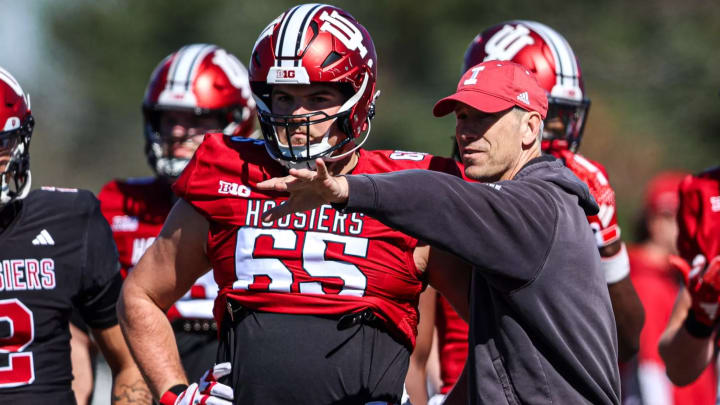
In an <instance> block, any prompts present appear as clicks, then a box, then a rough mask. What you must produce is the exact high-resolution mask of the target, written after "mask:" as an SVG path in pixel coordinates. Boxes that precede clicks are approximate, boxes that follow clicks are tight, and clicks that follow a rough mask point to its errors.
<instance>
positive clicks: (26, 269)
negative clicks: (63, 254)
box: [0, 258, 56, 291]
mask: <svg viewBox="0 0 720 405" xmlns="http://www.w3.org/2000/svg"><path fill="white" fill-rule="evenodd" d="M0 264H2V266H0V268H1V269H2V275H1V276H0V291H21V290H52V289H54V288H55V285H56V284H55V261H54V260H53V259H48V258H43V259H40V260H38V259H10V260H2V261H1V262H0Z"/></svg>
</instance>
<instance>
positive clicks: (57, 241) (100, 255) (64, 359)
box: [0, 68, 150, 404]
mask: <svg viewBox="0 0 720 405" xmlns="http://www.w3.org/2000/svg"><path fill="white" fill-rule="evenodd" d="M33 125H34V120H33V116H32V114H31V112H30V98H29V97H28V96H27V95H26V94H25V93H24V92H23V90H22V88H21V87H20V85H19V84H18V82H17V81H16V80H15V78H13V77H12V76H11V75H10V73H8V72H7V71H5V70H4V69H2V68H0V269H1V270H2V272H3V274H4V276H3V277H0V398H2V401H3V403H8V404H10V403H14V404H41V403H57V404H75V396H74V394H73V391H72V389H71V381H72V379H73V374H72V369H71V363H70V331H69V319H70V315H71V312H72V310H73V308H74V307H75V308H77V309H78V310H79V313H80V316H81V317H82V318H83V320H84V322H85V323H86V324H87V325H88V326H89V327H90V328H91V330H92V334H93V335H94V337H95V340H96V341H97V343H98V346H99V347H100V349H101V350H102V352H103V354H104V355H105V357H106V358H107V360H108V364H109V365H110V368H111V370H112V372H113V377H114V378H113V390H112V402H113V403H117V404H120V403H122V404H125V403H146V404H149V403H150V393H149V392H148V390H147V386H146V385H145V383H144V382H143V380H142V377H141V375H140V373H139V371H138V369H137V366H136V365H135V363H134V362H133V360H132V357H131V356H130V352H129V351H128V348H127V346H126V344H125V341H124V339H123V336H122V333H121V331H120V327H119V326H118V324H117V315H116V313H115V303H116V301H117V298H118V295H119V292H120V287H121V283H122V278H121V276H120V272H119V271H118V265H117V251H116V249H115V245H114V243H113V241H112V234H111V232H110V228H109V227H108V225H107V222H106V221H105V220H104V218H103V217H102V215H101V213H100V207H99V204H98V201H97V199H96V198H95V197H94V196H93V195H92V193H90V192H88V191H85V190H77V189H66V188H55V187H43V188H42V189H41V190H34V191H30V185H31V172H30V155H29V148H30V138H31V136H32V131H33ZM106 402H108V403H109V402H110V401H109V398H108V399H107V400H106Z"/></svg>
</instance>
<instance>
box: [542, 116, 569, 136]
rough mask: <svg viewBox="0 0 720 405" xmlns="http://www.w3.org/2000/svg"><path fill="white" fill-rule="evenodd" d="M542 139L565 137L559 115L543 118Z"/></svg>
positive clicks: (563, 126)
mask: <svg viewBox="0 0 720 405" xmlns="http://www.w3.org/2000/svg"><path fill="white" fill-rule="evenodd" d="M543 139H565V123H564V122H563V120H562V119H561V118H560V117H558V116H555V117H548V118H547V119H546V120H545V127H544V130H543Z"/></svg>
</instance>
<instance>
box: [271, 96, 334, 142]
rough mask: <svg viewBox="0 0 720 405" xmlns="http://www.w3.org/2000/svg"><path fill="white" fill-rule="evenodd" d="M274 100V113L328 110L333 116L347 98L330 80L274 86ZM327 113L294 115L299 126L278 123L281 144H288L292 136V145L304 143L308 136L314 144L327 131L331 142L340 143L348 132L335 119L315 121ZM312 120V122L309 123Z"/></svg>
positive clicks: (293, 113)
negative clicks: (327, 81)
mask: <svg viewBox="0 0 720 405" xmlns="http://www.w3.org/2000/svg"><path fill="white" fill-rule="evenodd" d="M271 101H272V107H271V108H272V112H273V114H279V115H302V114H311V113H324V114H327V115H328V116H330V115H333V114H335V113H337V112H338V110H339V109H340V107H341V106H342V104H343V103H344V102H345V96H344V95H343V94H342V92H340V90H339V89H337V88H336V87H335V86H333V85H330V84H324V83H319V84H311V85H288V84H284V85H277V86H274V87H273V90H272V96H271ZM324 114H317V115H314V116H311V117H309V118H293V119H291V120H290V121H291V122H297V123H298V125H296V126H293V125H290V126H288V127H287V128H285V126H277V127H276V132H277V136H278V140H279V141H280V143H281V144H283V145H288V138H290V146H303V145H306V144H307V142H308V139H309V142H310V144H314V143H317V142H320V141H321V140H322V138H323V137H324V136H325V135H326V134H329V137H328V143H329V144H330V146H332V145H335V144H337V143H338V142H339V141H340V140H342V137H344V136H346V135H345V134H344V133H343V132H342V131H341V130H340V129H339V128H338V125H337V124H336V121H337V120H335V119H331V120H326V121H322V122H315V121H319V120H321V119H322V118H325V117H326V116H325V115H324ZM308 120H309V122H308ZM314 122H315V123H314ZM308 123H309V124H310V125H307V124H308ZM301 124H302V125H301ZM308 135H309V136H308Z"/></svg>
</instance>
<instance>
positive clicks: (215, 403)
mask: <svg viewBox="0 0 720 405" xmlns="http://www.w3.org/2000/svg"><path fill="white" fill-rule="evenodd" d="M228 374H230V363H220V364H216V365H215V366H214V367H213V368H212V369H210V370H208V371H206V372H205V374H203V376H202V377H201V378H200V383H193V384H191V385H190V386H186V385H176V386H174V387H172V388H170V389H169V390H168V391H166V392H165V393H164V394H163V396H162V397H161V398H160V404H161V405H196V404H207V405H232V402H231V401H232V399H233V390H232V388H231V387H229V386H227V385H225V384H221V383H219V382H217V379H218V378H221V377H224V376H226V375H228ZM228 400H229V401H228Z"/></svg>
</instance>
